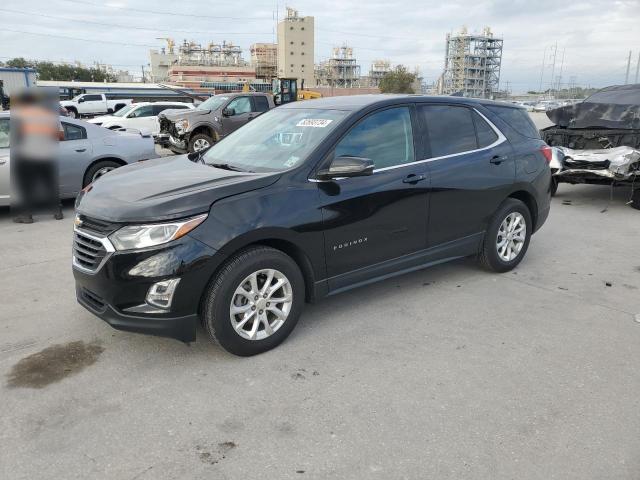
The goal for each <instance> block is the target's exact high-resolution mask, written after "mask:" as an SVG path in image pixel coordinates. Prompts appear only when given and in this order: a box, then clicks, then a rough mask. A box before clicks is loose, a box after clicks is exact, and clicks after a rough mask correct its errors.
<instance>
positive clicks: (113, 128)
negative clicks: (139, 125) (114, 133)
mask: <svg viewBox="0 0 640 480" xmlns="http://www.w3.org/2000/svg"><path fill="white" fill-rule="evenodd" d="M107 128H109V130H118V129H120V128H122V127H121V126H120V125H112V126H111V127H107Z"/></svg>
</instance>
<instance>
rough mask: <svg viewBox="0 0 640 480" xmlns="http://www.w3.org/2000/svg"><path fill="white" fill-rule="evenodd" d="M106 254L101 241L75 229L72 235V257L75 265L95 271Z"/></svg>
mask: <svg viewBox="0 0 640 480" xmlns="http://www.w3.org/2000/svg"><path fill="white" fill-rule="evenodd" d="M106 256H107V249H106V248H105V247H104V245H103V244H102V242H100V241H99V240H96V239H94V238H92V237H90V236H88V235H84V234H83V233H82V232H79V231H77V230H76V232H75V234H74V236H73V258H74V262H75V263H76V265H77V266H79V267H81V268H84V269H86V270H90V271H92V272H93V271H96V270H97V269H98V268H99V267H100V266H101V264H102V261H103V260H104V258H105V257H106Z"/></svg>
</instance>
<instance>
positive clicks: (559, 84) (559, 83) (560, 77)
mask: <svg viewBox="0 0 640 480" xmlns="http://www.w3.org/2000/svg"><path fill="white" fill-rule="evenodd" d="M566 49H567V47H564V48H563V49H562V60H560V75H558V93H559V92H560V86H561V85H562V68H563V67H564V52H565V50H566Z"/></svg>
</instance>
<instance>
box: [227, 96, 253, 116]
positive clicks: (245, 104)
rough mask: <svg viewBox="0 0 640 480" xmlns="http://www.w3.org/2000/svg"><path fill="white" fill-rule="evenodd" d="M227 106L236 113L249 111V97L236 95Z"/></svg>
mask: <svg viewBox="0 0 640 480" xmlns="http://www.w3.org/2000/svg"><path fill="white" fill-rule="evenodd" d="M227 108H233V109H234V110H235V111H236V115H240V114H242V113H249V112H250V111H251V99H250V98H249V97H238V98H234V99H233V100H231V103H229V105H227Z"/></svg>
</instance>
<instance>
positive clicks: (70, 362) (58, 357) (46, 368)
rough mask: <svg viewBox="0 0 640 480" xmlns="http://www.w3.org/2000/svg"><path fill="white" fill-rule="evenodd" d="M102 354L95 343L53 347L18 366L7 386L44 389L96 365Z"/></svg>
mask: <svg viewBox="0 0 640 480" xmlns="http://www.w3.org/2000/svg"><path fill="white" fill-rule="evenodd" d="M103 351H104V348H102V347H101V346H100V345H99V344H98V343H96V342H92V343H85V342H82V341H77V342H69V343H65V344H63V345H52V346H51V347H47V348H45V349H44V350H41V351H40V352H38V353H34V354H33V355H29V356H28V357H25V358H23V359H22V360H20V361H19V362H18V363H16V364H15V365H14V366H13V368H12V369H11V372H9V374H8V375H7V386H9V387H12V388H20V387H22V388H44V387H46V386H47V385H50V384H52V383H56V382H59V381H60V380H62V379H63V378H66V377H68V376H70V375H75V374H76V373H78V372H80V371H82V370H84V369H85V368H86V367H88V366H90V365H93V364H94V363H95V362H96V360H98V357H99V356H100V354H101V353H102V352H103Z"/></svg>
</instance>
